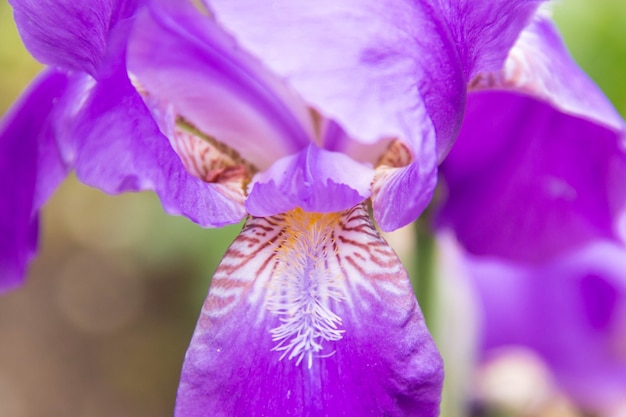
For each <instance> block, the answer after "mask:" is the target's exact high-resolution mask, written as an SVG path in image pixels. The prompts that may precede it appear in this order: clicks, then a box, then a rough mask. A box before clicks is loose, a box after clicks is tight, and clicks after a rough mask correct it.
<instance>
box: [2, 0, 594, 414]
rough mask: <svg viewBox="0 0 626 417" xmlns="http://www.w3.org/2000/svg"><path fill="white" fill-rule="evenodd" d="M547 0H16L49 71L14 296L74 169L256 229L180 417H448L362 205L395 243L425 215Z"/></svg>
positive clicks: (18, 196) (12, 125) (26, 146)
mask: <svg viewBox="0 0 626 417" xmlns="http://www.w3.org/2000/svg"><path fill="white" fill-rule="evenodd" d="M539 3H540V1H537V0H498V1H494V0H489V1H486V0H474V1H466V2H459V1H437V2H434V1H425V0H424V1H418V2H416V1H393V2H392V1H380V0H376V1H374V0H365V1H364V0H359V1H356V0H354V1H353V0H349V1H343V2H339V3H337V2H335V1H334V0H333V1H331V0H319V1H317V2H314V3H312V2H309V1H304V0H302V1H297V0H284V1H274V2H272V3H271V5H269V4H264V3H262V2H258V1H251V0H242V1H238V2H232V1H223V0H217V1H212V2H211V3H210V4H208V3H205V4H204V7H200V6H198V7H196V6H194V5H192V4H191V3H187V2H184V1H178V2H176V1H173V0H172V1H168V0H157V1H145V2H141V1H135V2H134V1H113V0H109V1H100V2H93V1H88V0H80V1H69V0H56V1H53V0H45V1H38V2H37V3H36V4H35V2H33V1H26V0H21V1H20V0H13V1H12V5H13V7H14V10H15V18H16V21H17V23H18V27H19V29H20V33H21V35H22V38H23V39H24V42H25V44H26V46H27V47H28V48H29V50H30V51H31V52H32V54H33V55H34V56H35V57H36V58H37V59H39V60H40V61H41V62H43V63H46V64H48V65H49V66H50V67H49V68H48V69H47V70H46V71H45V72H44V73H43V74H42V75H41V76H40V77H39V79H38V80H37V81H35V83H34V84H33V85H32V87H31V89H30V91H28V92H27V93H26V94H25V95H24V96H23V98H22V100H21V102H20V103H18V105H17V106H16V107H14V109H13V110H12V111H11V112H10V114H9V115H8V116H7V117H6V118H5V120H4V124H3V127H2V130H1V131H0V137H1V141H0V146H1V148H0V158H1V159H0V161H1V164H0V171H1V173H2V175H1V177H0V178H2V180H1V181H3V184H2V188H1V189H0V193H2V198H3V201H10V202H11V203H10V204H8V205H7V206H5V207H3V208H2V210H3V211H2V212H0V227H1V230H2V232H3V233H4V235H5V236H8V239H6V240H5V241H4V242H6V243H3V246H0V256H1V257H2V258H1V259H2V275H1V276H0V280H1V281H0V283H1V285H2V287H3V288H5V289H7V288H9V287H12V286H15V285H17V284H18V283H19V282H20V280H21V279H22V277H23V274H24V269H25V265H26V263H27V261H28V260H29V259H30V258H31V257H32V255H33V253H34V248H35V244H36V227H37V224H36V223H37V215H38V211H39V209H40V208H41V206H42V204H43V203H44V201H45V200H46V198H47V197H48V196H49V195H50V193H51V192H52V191H53V189H54V187H55V186H56V185H57V184H58V182H59V181H61V179H62V178H63V176H64V175H65V174H66V173H67V172H68V170H70V169H74V170H75V172H76V175H77V177H78V178H79V179H80V180H81V181H83V182H84V183H86V184H89V185H92V186H95V187H98V188H101V189H102V190H104V191H106V192H109V193H118V192H122V191H138V190H154V191H155V192H156V193H157V194H158V195H159V197H160V199H161V201H162V203H163V206H164V208H165V209H166V210H167V211H168V212H169V213H172V214H182V215H185V216H187V217H189V218H190V219H191V220H193V221H195V222H197V223H199V224H200V225H202V226H210V227H214V226H221V225H224V224H230V223H236V222H239V221H240V220H241V219H243V218H245V219H246V221H245V225H244V228H243V230H242V231H241V233H240V235H239V237H238V238H237V239H236V240H235V242H234V243H233V245H232V246H231V247H230V248H229V250H228V251H227V253H226V254H225V256H224V259H223V260H222V263H221V264H220V266H219V267H218V269H217V271H216V273H215V276H214V277H213V280H212V283H211V288H210V290H209V295H208V297H207V300H206V302H205V304H204V306H203V309H202V313H201V316H200V319H199V321H198V325H197V328H196V331H195V333H194V336H193V339H192V341H191V345H190V347H189V350H188V353H187V356H186V358H185V364H184V366H183V370H182V375H181V383H180V388H179V393H178V400H177V405H176V414H177V415H178V416H200V415H210V416H234V415H242V416H270V415H311V416H340V415H349V416H366V415H371V416H381V415H385V416H434V415H437V413H438V407H439V405H438V404H439V399H440V392H441V383H442V377H443V372H442V364H441V358H440V356H439V354H438V352H437V349H436V347H435V345H434V343H433V341H432V339H431V337H430V335H429V333H428V331H427V329H426V327H425V325H424V320H423V317H422V314H421V312H420V310H419V307H418V305H417V302H416V300H415V297H414V295H413V292H412V289H411V285H410V283H409V280H408V277H407V274H406V271H405V270H404V268H403V266H402V265H401V263H400V262H399V260H398V258H397V257H396V255H395V254H394V252H393V251H392V250H391V248H390V247H389V246H388V245H387V243H386V242H385V241H384V240H383V239H382V238H381V237H380V235H379V233H378V232H377V229H376V228H375V227H374V224H373V220H372V218H371V217H370V213H369V210H368V205H370V204H371V211H372V213H373V218H374V219H375V221H376V222H377V223H378V225H379V226H380V228H382V229H383V230H387V231H389V230H394V229H396V228H398V227H400V226H403V225H406V224H408V223H410V222H411V221H413V220H415V219H416V218H417V216H419V214H420V213H421V212H422V211H423V209H424V208H425V207H426V205H427V204H428V203H429V202H430V200H431V197H432V194H433V191H434V188H435V185H436V179H437V167H438V164H439V163H440V162H441V161H442V160H443V159H444V158H445V156H446V155H447V153H448V152H449V151H450V148H451V147H452V144H453V142H454V140H455V139H456V137H457V135H458V133H459V129H460V127H461V122H462V119H463V112H464V109H465V102H466V98H467V91H468V87H469V89H470V90H477V89H490V88H496V89H502V88H503V86H504V85H503V84H502V83H499V82H497V81H498V80H497V77H498V74H500V73H501V72H502V71H503V68H504V63H505V60H506V58H507V56H508V55H509V52H510V50H511V47H512V45H513V44H514V42H515V41H516V39H517V38H518V36H519V34H520V32H521V31H522V30H523V29H524V28H525V27H526V26H527V25H528V24H529V22H531V20H532V19H533V16H534V15H535V11H536V9H537V7H538V6H539ZM548 35H550V36H553V34H551V33H549V34H548ZM540 40H541V39H540ZM531 46H534V45H532V42H531ZM526 58H528V57H526ZM526 62H527V61H526V60H524V59H522V60H521V63H522V64H524V63H526ZM533 68H534V67H533ZM522 74H526V72H525V71H522ZM550 75H553V74H551V73H550V74H549V73H540V74H538V75H537V76H538V79H539V80H540V81H541V80H543V78H544V77H548V78H550V77H549V76H550ZM558 75H563V74H562V73H558ZM493 80H496V81H495V82H491V81H493ZM505 80H509V81H510V79H508V78H506V79H505ZM515 81H520V80H519V79H515ZM547 82H548V84H549V85H552V84H550V81H547ZM507 87H509V89H512V90H515V91H518V92H519V91H524V89H525V87H528V86H527V85H525V84H524V83H513V84H511V85H508V84H507ZM563 90H564V88H563ZM548 92H549V93H552V90H551V89H550V88H549V89H548ZM559 92H562V91H561V90H559ZM550 98H551V96H549V97H548V99H550ZM573 103H574V104H575V103H577V101H576V100H573ZM470 110H471V109H470ZM491 111H494V110H493V109H491ZM599 111H600V113H602V111H601V110H599ZM487 114H489V113H487ZM5 271H6V272H5Z"/></svg>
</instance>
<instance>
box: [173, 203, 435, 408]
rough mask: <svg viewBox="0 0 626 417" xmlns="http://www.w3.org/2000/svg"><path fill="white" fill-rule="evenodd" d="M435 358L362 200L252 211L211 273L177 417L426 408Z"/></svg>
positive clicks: (405, 284) (407, 288)
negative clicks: (324, 209) (339, 207)
mask: <svg viewBox="0 0 626 417" xmlns="http://www.w3.org/2000/svg"><path fill="white" fill-rule="evenodd" d="M442 372H443V371H442V362H441V358H440V356H439V354H438V352H437V350H436V347H435V345H434V343H433V341H432V339H431V337H430V335H429V334H428V331H427V329H426V327H425V324H424V320H423V317H422V315H421V313H420V310H419V307H418V305H417V303H416V300H415V296H414V295H413V291H412V289H411V285H410V283H409V280H408V277H407V275H406V271H405V270H404V268H403V267H402V265H401V263H400V261H399V260H398V258H397V256H396V255H395V253H394V252H393V250H392V249H391V248H390V247H389V246H388V245H387V243H386V242H385V241H384V240H383V239H382V238H381V237H380V236H379V235H378V233H377V232H376V230H375V229H374V227H373V225H372V223H371V221H370V219H369V216H368V213H367V211H366V210H365V208H364V207H363V206H358V207H355V208H354V209H352V210H349V211H347V212H344V213H331V214H325V215H324V214H315V213H306V212H303V211H302V210H295V211H293V212H290V213H285V214H283V215H278V216H272V217H269V218H265V219H263V218H250V219H249V220H248V222H247V224H246V226H245V227H244V229H243V230H242V232H241V234H240V235H239V237H238V238H237V239H236V240H235V242H234V243H233V245H232V246H231V247H230V248H229V250H228V251H227V253H226V255H225V257H224V259H223V260H222V263H221V264H220V266H219V267H218V269H217V271H216V272H215V276H214V278H213V281H212V283H211V288H210V290H209V295H208V297H207V300H206V302H205V304H204V307H203V310H202V313H201V316H200V319H199V321H198V325H197V328H196V331H195V333H194V336H193V339H192V341H191V345H190V347H189V350H188V352H187V355H186V357H185V364H184V366H183V371H182V376H181V383H180V387H179V392H178V399H177V404H176V416H177V417H194V416H198V417H200V416H206V415H210V416H214V417H230V416H234V415H241V416H247V417H255V416H266V417H269V416H285V415H298V416H316V417H317V416H319V417H335V416H337V417H338V416H376V417H379V416H383V415H384V416H390V417H401V416H406V417H408V416H411V417H420V416H424V417H426V416H429V417H434V416H436V415H438V412H439V399H440V395H441V382H442V377H443V375H442Z"/></svg>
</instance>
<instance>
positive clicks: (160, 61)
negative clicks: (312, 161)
mask: <svg viewBox="0 0 626 417" xmlns="http://www.w3.org/2000/svg"><path fill="white" fill-rule="evenodd" d="M129 68H130V71H131V73H132V74H133V76H134V77H136V79H137V82H138V84H139V86H140V88H141V89H145V90H146V91H147V93H148V94H149V95H150V96H153V97H155V98H156V99H158V100H160V101H163V102H167V103H169V104H171V105H172V106H173V107H174V112H175V113H177V114H178V115H180V116H181V117H183V118H184V119H186V120H187V121H189V122H191V123H192V124H193V125H194V126H196V127H197V128H198V129H200V130H201V131H202V132H203V133H205V134H207V135H211V136H213V137H215V138H216V139H217V140H219V141H220V142H222V143H225V144H227V145H228V146H230V147H231V148H234V149H235V150H237V151H238V152H239V153H240V154H241V156H242V157H243V158H244V159H246V160H248V161H250V162H252V163H253V164H255V165H257V166H258V168H260V169H264V168H267V167H268V166H269V165H271V163H272V162H273V161H275V160H276V159H278V158H280V157H282V156H285V155H288V154H290V153H294V152H297V151H298V150H300V149H302V148H303V147H305V146H306V145H307V144H308V143H310V142H311V141H312V140H313V139H314V129H313V119H312V116H311V113H310V112H309V110H308V109H307V107H306V106H305V104H304V102H302V101H301V100H300V99H299V98H298V97H297V96H296V95H295V94H294V93H293V92H291V91H290V90H289V89H288V88H287V87H286V86H285V85H284V84H283V82H282V81H281V80H280V79H278V78H277V77H275V76H274V75H273V74H271V73H269V72H268V71H267V70H265V68H263V66H262V65H261V63H259V62H257V61H256V60H255V59H253V58H251V57H250V56H248V55H247V54H246V53H245V52H244V51H243V50H241V49H240V48H239V47H238V46H237V45H236V43H235V42H234V41H233V39H231V38H230V36H229V35H227V34H226V33H225V32H224V31H223V30H222V29H221V28H220V27H219V26H218V25H217V24H216V23H215V21H214V20H213V19H211V18H210V17H209V16H206V15H204V14H202V13H201V12H200V11H199V10H197V9H195V8H193V7H192V6H191V5H189V4H187V3H185V2H184V3H182V4H181V3H179V2H176V3H174V2H168V1H157V2H155V3H154V4H153V5H152V7H150V8H149V10H147V11H146V12H145V13H143V14H142V15H141V16H139V18H138V21H137V24H136V28H135V30H134V35H133V37H132V39H131V42H130V47H129Z"/></svg>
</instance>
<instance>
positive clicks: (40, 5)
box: [9, 0, 137, 77]
mask: <svg viewBox="0 0 626 417" xmlns="http://www.w3.org/2000/svg"><path fill="white" fill-rule="evenodd" d="M9 3H11V5H12V6H13V9H14V16H15V22H16V23H17V27H18V30H19V32H20V35H21V37H22V40H23V41H24V44H25V45H26V47H27V48H28V50H29V51H30V53H31V54H33V56H34V57H35V58H36V59H38V60H39V61H41V62H43V63H45V64H48V65H52V66H58V67H62V68H66V69H72V70H78V71H83V72H87V73H89V74H91V75H92V76H94V77H96V76H97V73H98V68H99V66H100V64H101V62H102V60H103V59H104V56H105V53H106V49H107V37H108V31H109V30H110V29H111V28H112V27H113V26H114V25H115V23H116V22H117V20H118V19H122V18H125V17H128V16H129V15H130V14H131V13H132V12H133V11H134V9H135V7H136V3H137V1H136V0H102V1H97V2H94V1H92V0H61V1H59V0H36V1H35V0H11V1H10V2H9Z"/></svg>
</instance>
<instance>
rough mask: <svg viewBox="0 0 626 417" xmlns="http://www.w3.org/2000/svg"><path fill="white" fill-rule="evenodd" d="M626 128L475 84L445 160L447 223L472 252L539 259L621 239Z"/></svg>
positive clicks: (444, 218)
mask: <svg viewBox="0 0 626 417" xmlns="http://www.w3.org/2000/svg"><path fill="white" fill-rule="evenodd" d="M621 135H622V133H621V132H619V131H615V130H613V129H608V128H606V127H605V126H603V125H599V124H595V123H592V122H590V121H587V120H584V119H580V118H577V117H574V116H570V115H567V114H563V113H561V112H559V111H558V110H555V109H554V108H552V107H551V106H550V105H549V104H548V103H545V102H543V101H537V100H535V99H532V98H529V97H524V96H519V95H517V94H510V93H507V92H480V93H473V94H471V95H470V97H469V99H468V106H467V112H466V118H465V121H464V125H463V129H462V131H461V134H460V135H459V139H458V141H457V144H456V145H455V147H454V149H453V150H452V152H451V153H450V155H449V156H448V158H447V159H446V161H444V163H443V164H442V165H441V172H442V174H443V177H444V178H445V180H446V184H447V193H446V200H445V202H444V203H443V207H442V209H441V213H440V221H441V223H444V224H447V225H449V226H451V227H452V228H453V229H454V231H455V233H456V234H457V237H458V238H459V240H460V241H461V242H462V243H463V245H464V246H465V247H466V249H468V250H469V251H470V252H472V253H476V254H483V255H487V254H491V255H497V256H502V257H506V258H510V259H515V260H524V261H529V260H538V259H546V258H548V257H550V256H554V255H555V254H557V253H559V252H562V251H564V250H566V249H569V248H572V247H575V246H579V245H581V244H583V243H584V242H586V241H588V240H590V239H592V238H597V237H605V238H611V237H613V238H615V236H616V229H615V227H616V223H617V217H618V214H619V213H620V211H621V210H622V209H623V207H624V203H625V202H626V195H625V192H624V191H623V187H622V186H621V185H620V184H621V181H622V178H624V175H625V174H626V155H625V154H624V152H623V150H622V146H621V140H622V137H621Z"/></svg>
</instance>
